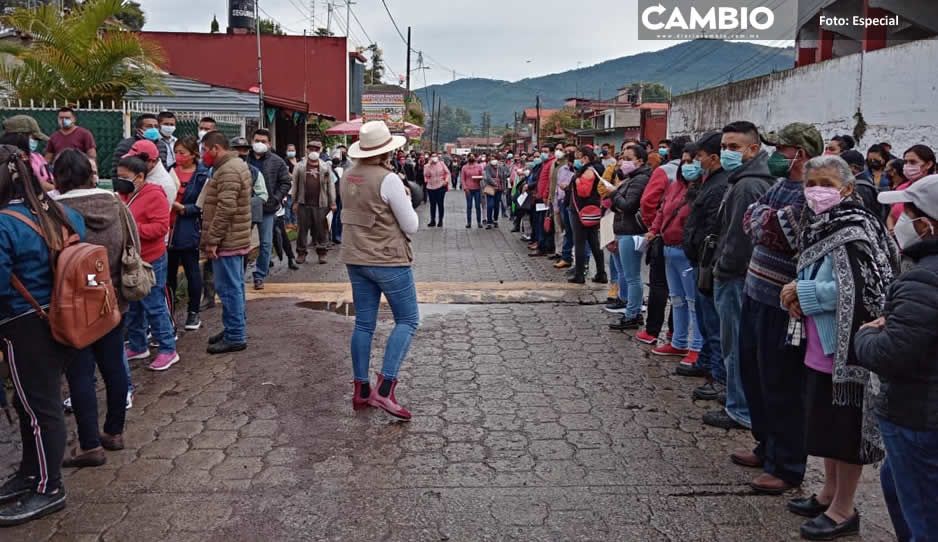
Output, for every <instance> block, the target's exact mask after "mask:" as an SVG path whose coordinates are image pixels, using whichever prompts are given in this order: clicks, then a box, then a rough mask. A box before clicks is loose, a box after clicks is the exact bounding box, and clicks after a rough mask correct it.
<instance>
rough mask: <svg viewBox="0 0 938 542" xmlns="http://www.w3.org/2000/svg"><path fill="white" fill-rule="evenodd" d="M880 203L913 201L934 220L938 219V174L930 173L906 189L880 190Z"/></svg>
mask: <svg viewBox="0 0 938 542" xmlns="http://www.w3.org/2000/svg"><path fill="white" fill-rule="evenodd" d="M877 199H878V200H879V202H880V203H885V204H886V205H893V204H895V203H911V204H914V205H915V206H916V207H918V208H919V210H921V211H922V212H923V213H925V214H926V215H928V217H929V218H931V219H933V220H938V175H929V176H928V177H924V178H922V179H919V180H918V181H915V182H914V183H912V186H910V187H908V188H906V189H905V190H892V191H890V192H880V194H879V197H878V198H877Z"/></svg>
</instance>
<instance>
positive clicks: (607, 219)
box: [599, 213, 616, 247]
mask: <svg viewBox="0 0 938 542" xmlns="http://www.w3.org/2000/svg"><path fill="white" fill-rule="evenodd" d="M615 221H616V214H615V213H606V214H605V215H603V218H602V220H600V221H599V246H601V247H605V246H606V245H608V244H609V243H611V242H613V241H615V240H616V232H615V230H614V229H613V227H612V226H613V223H614V222H615Z"/></svg>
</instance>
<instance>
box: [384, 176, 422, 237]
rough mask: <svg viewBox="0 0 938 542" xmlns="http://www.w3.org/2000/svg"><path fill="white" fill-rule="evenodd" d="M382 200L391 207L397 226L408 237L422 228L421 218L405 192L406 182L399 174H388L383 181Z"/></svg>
mask: <svg viewBox="0 0 938 542" xmlns="http://www.w3.org/2000/svg"><path fill="white" fill-rule="evenodd" d="M381 200H382V201H383V202H385V203H387V204H388V205H390V206H391V212H393V213H394V218H395V219H397V224H398V225H399V226H400V227H401V231H403V232H404V233H405V234H406V235H413V234H415V233H417V230H418V229H419V228H420V217H418V216H417V211H416V210H414V204H413V202H412V201H411V199H410V196H409V195H407V191H406V190H404V182H403V181H401V178H400V177H399V176H398V175H397V173H388V174H387V176H385V178H384V180H383V181H381Z"/></svg>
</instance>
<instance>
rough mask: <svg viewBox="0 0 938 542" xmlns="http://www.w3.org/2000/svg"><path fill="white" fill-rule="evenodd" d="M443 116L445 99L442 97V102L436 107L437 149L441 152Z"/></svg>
mask: <svg viewBox="0 0 938 542" xmlns="http://www.w3.org/2000/svg"><path fill="white" fill-rule="evenodd" d="M442 115H443V97H442V96H440V101H439V103H438V104H437V106H436V147H434V148H436V149H437V150H439V147H440V121H441V120H442Z"/></svg>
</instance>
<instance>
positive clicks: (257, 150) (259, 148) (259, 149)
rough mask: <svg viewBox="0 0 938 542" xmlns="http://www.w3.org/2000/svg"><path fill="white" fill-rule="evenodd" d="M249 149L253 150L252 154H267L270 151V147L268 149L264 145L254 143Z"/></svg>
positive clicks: (258, 142)
mask: <svg viewBox="0 0 938 542" xmlns="http://www.w3.org/2000/svg"><path fill="white" fill-rule="evenodd" d="M251 149H253V150H254V154H267V151H269V150H270V147H268V146H267V144H266V143H261V142H260V141H256V142H255V143H254V144H253V145H251Z"/></svg>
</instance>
